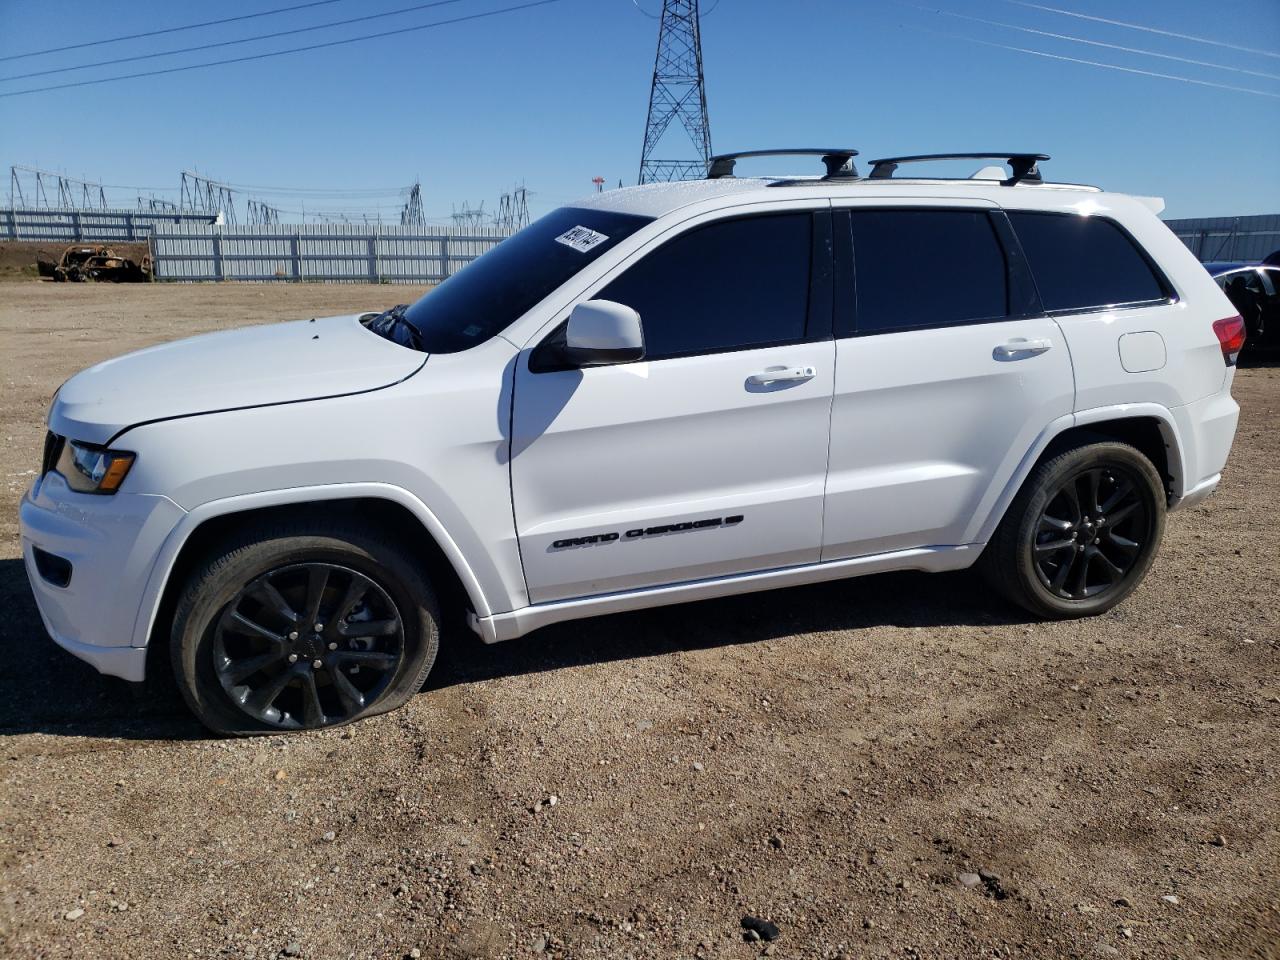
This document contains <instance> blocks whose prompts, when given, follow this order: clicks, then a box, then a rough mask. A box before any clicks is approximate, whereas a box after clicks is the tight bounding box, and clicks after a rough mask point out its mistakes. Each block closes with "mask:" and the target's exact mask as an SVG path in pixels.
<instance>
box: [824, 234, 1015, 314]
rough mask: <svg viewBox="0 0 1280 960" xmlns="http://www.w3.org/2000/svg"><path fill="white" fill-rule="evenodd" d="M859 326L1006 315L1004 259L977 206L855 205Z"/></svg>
mask: <svg viewBox="0 0 1280 960" xmlns="http://www.w3.org/2000/svg"><path fill="white" fill-rule="evenodd" d="M849 220H850V222H851V224H852V231H853V264H854V283H853V286H854V290H855V298H856V308H855V315H856V320H855V324H856V329H857V333H859V334H869V333H888V332H891V331H894V330H913V329H921V328H925V327H944V326H953V325H955V324H962V323H975V322H980V321H983V320H996V319H1001V318H1003V317H1006V316H1008V315H1009V282H1008V267H1007V265H1006V262H1005V256H1004V248H1003V247H1001V245H1000V241H999V239H998V237H997V236H996V231H995V227H994V226H993V224H992V222H991V218H990V217H989V216H988V215H987V213H986V212H985V211H982V210H853V211H851V212H850V216H849Z"/></svg>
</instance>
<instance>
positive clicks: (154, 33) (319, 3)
mask: <svg viewBox="0 0 1280 960" xmlns="http://www.w3.org/2000/svg"><path fill="white" fill-rule="evenodd" d="M338 2H339V0H312V2H311V3H298V4H294V5H293V6H292V7H277V8H276V9H275V10H263V11H262V12H261V13H246V14H242V15H240V16H238V17H226V18H224V19H222V20H206V21H204V23H188V24H186V25H184V26H181V27H166V28H165V29H163V30H149V31H147V32H146V33H129V34H126V35H124V36H123V37H110V38H108V39H106V40H89V41H86V42H85V43H72V44H68V45H67V46H65V47H50V48H49V49H48V50H32V51H31V52H30V53H11V54H9V55H8V56H7V57H0V60H22V59H23V58H25V57H42V56H44V55H45V54H46V53H61V52H62V51H63V50H80V49H83V48H84V47H97V46H101V45H102V44H104V43H119V42H120V41H121V40H138V39H141V38H142V37H158V36H160V35H161V34H163V33H178V32H179V31H181V30H197V29H199V28H200V27H214V26H217V25H218V24H220V23H235V22H237V21H239V20H252V19H254V18H255V17H269V16H272V15H273V14H277V13H288V12H290V11H291V10H305V9H306V8H308V7H323V6H326V5H327V4H331V3H338Z"/></svg>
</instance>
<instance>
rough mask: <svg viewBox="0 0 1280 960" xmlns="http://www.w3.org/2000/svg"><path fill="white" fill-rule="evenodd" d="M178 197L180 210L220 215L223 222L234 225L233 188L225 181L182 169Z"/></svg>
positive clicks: (234, 205)
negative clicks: (221, 181) (220, 181)
mask: <svg viewBox="0 0 1280 960" xmlns="http://www.w3.org/2000/svg"><path fill="white" fill-rule="evenodd" d="M179 197H180V199H179V201H178V207H179V208H180V209H182V210H192V211H194V212H196V213H207V214H210V215H211V216H215V217H216V216H221V217H222V222H223V223H226V224H228V225H229V226H233V227H234V226H235V225H236V200H235V190H233V189H232V188H231V187H229V186H227V185H226V184H225V183H219V182H218V181H216V180H210V179H209V178H208V177H202V176H200V174H198V173H192V172H191V171H190V170H183V171H182V187H181V193H180V194H179Z"/></svg>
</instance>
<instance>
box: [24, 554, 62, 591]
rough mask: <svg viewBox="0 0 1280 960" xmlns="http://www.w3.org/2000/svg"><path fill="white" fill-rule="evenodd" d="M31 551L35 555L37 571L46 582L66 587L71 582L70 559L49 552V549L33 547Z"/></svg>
mask: <svg viewBox="0 0 1280 960" xmlns="http://www.w3.org/2000/svg"><path fill="white" fill-rule="evenodd" d="M31 553H32V555H33V556H34V557H35V561H36V572H37V573H39V574H40V576H41V577H43V578H44V579H45V581H46V582H48V583H51V584H53V585H54V586H55V587H65V586H67V585H68V584H69V583H71V561H70V560H68V559H67V558H66V557H59V556H57V555H56V554H52V553H49V551H47V550H41V549H40V548H39V547H32V548H31Z"/></svg>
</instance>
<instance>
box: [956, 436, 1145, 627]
mask: <svg viewBox="0 0 1280 960" xmlns="http://www.w3.org/2000/svg"><path fill="white" fill-rule="evenodd" d="M1094 478H1096V486H1095V485H1094V483H1095V479H1094ZM1126 490H1127V491H1128V492H1127V493H1125V491H1126ZM1090 500H1092V503H1090V502H1089V501H1090ZM1165 502H1166V501H1165V489H1164V483H1163V482H1162V480H1161V478H1160V474H1159V473H1157V471H1156V468H1155V467H1154V466H1153V465H1152V463H1151V461H1150V460H1148V459H1147V458H1146V457H1145V456H1143V455H1142V454H1141V453H1140V452H1138V451H1137V450H1135V449H1134V448H1133V447H1131V446H1129V445H1128V444H1124V443H1117V442H1114V441H1109V440H1108V441H1101V442H1096V443H1086V444H1083V445H1081V446H1077V447H1074V448H1072V449H1070V450H1067V451H1065V452H1063V453H1060V454H1057V455H1056V456H1054V457H1051V458H1050V459H1048V460H1046V461H1045V462H1043V463H1041V464H1039V465H1037V466H1036V468H1035V469H1034V470H1033V471H1032V472H1031V476H1030V477H1028V478H1027V481H1026V483H1024V484H1023V486H1022V489H1021V490H1020V491H1019V492H1018V495H1017V496H1016V497H1015V498H1014V500H1013V503H1011V504H1010V505H1009V509H1008V511H1007V512H1006V513H1005V516H1004V518H1003V519H1002V520H1001V522H1000V525H999V526H998V527H997V528H996V532H995V535H994V536H993V537H992V538H991V542H990V543H988V544H987V548H986V550H985V551H984V552H983V554H982V558H981V561H980V563H979V566H980V569H981V571H982V573H983V575H984V576H985V578H986V580H987V582H988V583H989V584H990V585H991V586H992V587H994V588H995V589H996V590H997V591H998V592H999V593H1001V594H1003V595H1004V596H1005V598H1007V599H1008V600H1010V601H1011V602H1012V603H1014V604H1016V605H1017V606H1020V607H1022V608H1023V609H1024V610H1027V611H1029V612H1030V613H1033V614H1035V615H1036V616H1039V617H1044V618H1047V619H1070V618H1074V617H1090V616H1095V615H1097V614H1100V613H1104V612H1105V611H1107V610H1110V609H1111V608H1112V607H1114V606H1115V605H1116V604H1118V603H1119V602H1120V601H1122V600H1123V599H1124V598H1125V597H1127V596H1128V595H1129V594H1131V593H1132V592H1133V591H1134V590H1135V589H1136V588H1137V586H1138V584H1139V583H1141V582H1142V579H1143V577H1145V576H1146V573H1147V571H1148V570H1149V569H1150V568H1151V564H1152V562H1153V561H1154V560H1155V556H1156V551H1157V550H1158V549H1159V546H1160V540H1161V537H1162V536H1163V535H1164V524H1165ZM1073 504H1074V505H1076V508H1075V509H1074V512H1073ZM1108 512H1110V514H1111V515H1110V516H1108V515H1107V514H1108ZM1099 519H1101V522H1096V521H1098V520H1099ZM1082 569H1083V571H1084V572H1083V574H1081V570H1082ZM1082 576H1083V579H1080V578H1081V577H1082Z"/></svg>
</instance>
